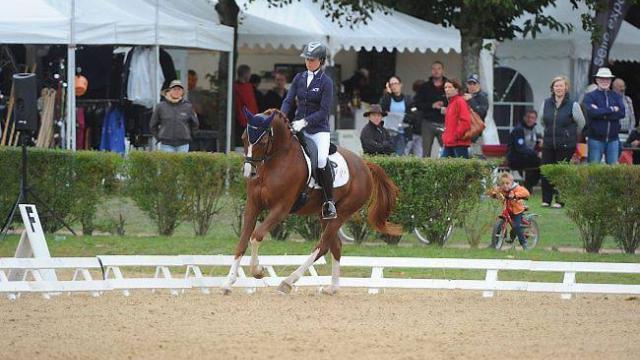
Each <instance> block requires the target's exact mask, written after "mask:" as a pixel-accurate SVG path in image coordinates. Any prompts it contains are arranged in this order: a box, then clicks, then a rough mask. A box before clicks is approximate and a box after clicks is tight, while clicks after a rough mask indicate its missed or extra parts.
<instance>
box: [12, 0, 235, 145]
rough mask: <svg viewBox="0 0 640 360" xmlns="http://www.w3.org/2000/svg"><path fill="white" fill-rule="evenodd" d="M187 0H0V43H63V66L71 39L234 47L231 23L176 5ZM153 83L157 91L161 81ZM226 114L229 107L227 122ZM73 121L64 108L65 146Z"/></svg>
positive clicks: (71, 63) (71, 57) (71, 59)
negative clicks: (64, 46)
mask: <svg viewBox="0 0 640 360" xmlns="http://www.w3.org/2000/svg"><path fill="white" fill-rule="evenodd" d="M191 3H192V2H191V1H189V0H174V1H171V2H169V1H161V0H101V1H96V0H22V1H11V2H7V3H6V4H3V8H2V12H0V43H5V44H10V43H13V44H16V43H17V44H66V45H68V46H69V52H68V64H67V68H68V69H74V68H75V47H76V44H83V45H98V44H114V45H153V46H155V50H156V56H159V55H158V54H159V46H172V47H185V48H198V49H205V50H218V51H233V29H232V28H230V27H228V26H222V25H220V24H219V22H218V21H217V16H215V13H208V14H207V13H199V15H198V16H196V15H194V14H187V13H186V12H184V11H180V9H181V8H185V9H190V8H192V6H193V5H192V4H191ZM231 70H232V69H231ZM155 71H158V69H156V70H155ZM74 76H75V74H74V72H73V71H70V72H69V73H68V79H67V82H68V83H69V84H73V82H74ZM154 78H157V77H154ZM154 86H155V89H157V90H158V91H156V93H159V87H160V84H154ZM74 90H75V89H74V87H73V86H70V87H68V92H67V106H68V108H69V109H74V108H75V93H74V92H75V91H74ZM229 91H230V89H229ZM228 109H230V106H229V107H228ZM230 115H231V112H230V111H228V114H227V117H228V118H227V123H229V122H230ZM73 124H75V111H67V129H69V134H68V136H66V138H67V141H66V146H67V148H69V149H75V126H72V125H73Z"/></svg>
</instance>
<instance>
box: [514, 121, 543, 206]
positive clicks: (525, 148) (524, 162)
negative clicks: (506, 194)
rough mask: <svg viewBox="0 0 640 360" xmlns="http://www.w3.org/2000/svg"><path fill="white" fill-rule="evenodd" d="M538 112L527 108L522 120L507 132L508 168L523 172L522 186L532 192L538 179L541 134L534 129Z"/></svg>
mask: <svg viewBox="0 0 640 360" xmlns="http://www.w3.org/2000/svg"><path fill="white" fill-rule="evenodd" d="M537 118H538V112H537V111H535V110H529V111H527V113H526V114H525V115H524V118H523V119H522V122H521V123H520V124H518V125H517V126H516V127H515V128H514V129H513V130H512V131H511V134H509V144H508V151H507V162H508V164H509V168H511V169H513V170H517V171H520V172H521V173H522V172H524V187H526V188H527V190H529V192H530V193H532V194H533V187H534V186H536V185H537V184H538V181H540V152H539V151H538V150H539V148H540V145H541V143H542V136H541V135H540V134H538V132H537V130H536V120H537Z"/></svg>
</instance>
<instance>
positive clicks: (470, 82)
mask: <svg viewBox="0 0 640 360" xmlns="http://www.w3.org/2000/svg"><path fill="white" fill-rule="evenodd" d="M463 97H464V99H465V100H466V101H467V103H468V104H469V106H471V109H473V111H475V112H476V113H477V114H478V115H480V118H482V121H484V118H485V117H487V111H489V97H488V96H487V93H486V92H484V91H482V89H480V76H478V74H471V75H469V77H468V78H467V92H466V93H465V94H464V95H463Z"/></svg>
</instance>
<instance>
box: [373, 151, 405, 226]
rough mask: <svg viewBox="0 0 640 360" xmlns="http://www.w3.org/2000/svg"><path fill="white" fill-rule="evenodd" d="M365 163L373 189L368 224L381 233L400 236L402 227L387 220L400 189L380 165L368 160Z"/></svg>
mask: <svg viewBox="0 0 640 360" xmlns="http://www.w3.org/2000/svg"><path fill="white" fill-rule="evenodd" d="M366 163H367V166H368V167H369V171H371V175H372V177H373V189H372V190H373V191H372V192H371V202H370V203H369V218H368V220H369V224H371V225H372V226H373V227H374V228H375V229H376V230H378V231H380V232H381V233H383V234H388V235H394V236H400V235H401V234H402V227H401V226H400V225H396V224H392V223H390V222H389V221H387V219H389V216H390V215H391V211H392V210H393V208H394V207H395V206H396V199H397V197H398V193H399V192H400V191H399V190H398V187H397V186H396V184H394V183H393V180H391V179H390V178H389V176H387V174H386V173H385V172H384V170H383V169H382V168H381V167H380V166H378V165H376V164H372V163H370V162H368V161H367V162H366Z"/></svg>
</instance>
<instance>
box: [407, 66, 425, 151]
mask: <svg viewBox="0 0 640 360" xmlns="http://www.w3.org/2000/svg"><path fill="white" fill-rule="evenodd" d="M422 84H424V80H422V79H419V80H416V81H414V82H413V86H412V87H411V89H412V90H413V93H414V94H415V93H417V92H418V89H420V87H421V86H422ZM414 101H415V97H414V99H411V109H410V110H409V114H408V118H409V122H410V123H411V128H412V131H411V133H412V134H411V138H410V139H409V142H408V143H407V147H406V149H405V154H407V155H409V154H413V155H415V156H417V157H419V158H421V157H423V156H424V153H423V152H422V135H421V132H422V118H423V117H424V116H423V114H422V112H421V111H420V110H418V108H417V107H416V106H415V104H414Z"/></svg>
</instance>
